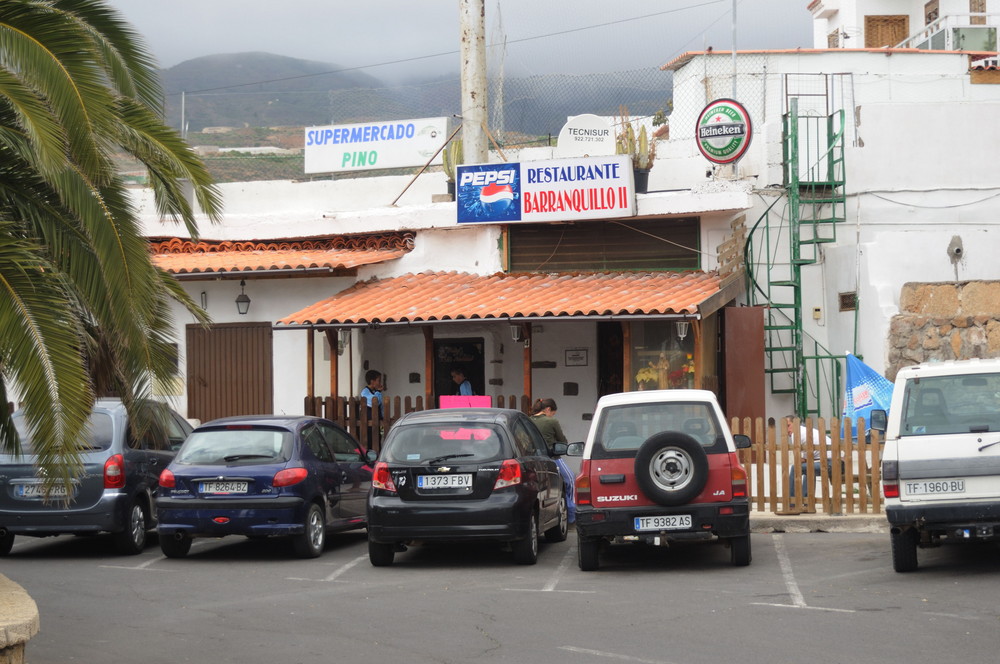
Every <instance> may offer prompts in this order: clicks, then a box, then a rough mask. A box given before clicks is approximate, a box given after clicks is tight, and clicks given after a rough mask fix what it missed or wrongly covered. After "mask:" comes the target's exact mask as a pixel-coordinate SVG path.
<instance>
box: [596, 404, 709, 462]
mask: <svg viewBox="0 0 1000 664" xmlns="http://www.w3.org/2000/svg"><path fill="white" fill-rule="evenodd" d="M664 431H680V432H683V433H686V434H688V435H689V436H691V437H692V438H694V439H695V440H697V441H698V442H699V443H701V445H702V446H703V447H705V448H706V449H708V450H712V448H716V447H718V448H720V449H723V450H724V449H726V438H725V434H724V433H723V432H724V429H723V428H722V427H721V426H720V424H719V421H718V419H717V418H716V416H715V409H713V408H712V406H711V405H710V404H707V403H704V402H698V401H665V402H659V403H639V404H627V405H623V406H611V407H608V408H605V409H603V410H602V411H601V420H600V422H599V423H598V426H597V437H596V439H595V440H594V448H593V451H592V453H591V456H592V458H594V459H611V458H618V457H627V456H635V453H636V451H637V450H638V449H639V447H640V446H641V445H642V444H643V443H644V442H645V441H646V439H647V438H649V437H650V436H652V435H655V434H658V433H661V432H664Z"/></svg>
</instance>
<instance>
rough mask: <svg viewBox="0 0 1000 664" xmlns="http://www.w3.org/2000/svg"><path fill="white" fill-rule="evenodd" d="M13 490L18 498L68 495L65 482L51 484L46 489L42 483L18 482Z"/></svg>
mask: <svg viewBox="0 0 1000 664" xmlns="http://www.w3.org/2000/svg"><path fill="white" fill-rule="evenodd" d="M15 491H16V493H17V496H18V497H19V498H65V497H66V496H68V495H69V491H68V490H67V489H66V485H65V484H56V485H53V486H51V487H49V489H48V491H46V489H45V485H44V484H18V485H17V489H16V490H15Z"/></svg>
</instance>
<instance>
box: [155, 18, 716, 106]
mask: <svg viewBox="0 0 1000 664" xmlns="http://www.w3.org/2000/svg"><path fill="white" fill-rule="evenodd" d="M725 1H726V0H706V1H705V2H700V3H697V4H694V5H687V6H685V7H677V8H674V9H668V10H665V11H662V12H654V13H652V14H644V15H642V16H633V17H631V18H623V19H619V20H617V21H609V22H606V23H597V24H595V25H588V26H583V27H580V28H571V29H569V30H560V31H558V32H549V33H546V34H542V35H535V36H534V37H523V38H521V39H512V40H508V41H507V42H506V43H507V44H508V45H509V44H520V43H524V42H530V41H536V40H539V39H548V38H550V37H559V36H561V35H568V34H572V33H575V32H583V31H585V30H595V29H597V28H605V27H608V26H612V25H620V24H622V23H629V22H632V21H642V20H645V19H649V18H655V17H657V16H665V15H667V14H675V13H677V12H681V11H686V10H688V9H699V8H701V7H707V6H709V5H715V4H719V3H720V2H725ZM717 21H718V19H716V21H715V22H717ZM715 22H713V23H715ZM489 46H496V44H490V45H489ZM457 54H458V51H457V50H454V51H445V52H442V53H432V54H429V55H418V56H414V57H412V58H403V59H400V60H388V61H386V62H378V63H375V64H370V65H358V66H357V67H344V68H341V69H332V70H330V71H324V72H316V73H314V74H298V75H296V76H285V77H282V78H272V79H267V80H263V81H253V82H250V83H236V84H234V85H223V86H217V87H214V88H203V89H201V90H187V91H184V92H186V94H189V95H195V94H201V93H204V92H215V91H216V90H233V89H236V88H245V87H249V86H251V85H264V84H266V83H280V82H282V81H295V80H299V79H303V78H315V77H317V76H329V75H331V74H343V73H346V72H352V71H359V70H362V69H374V68H375V67H385V66H387V65H398V64H406V63H410V62H419V61H420V60H429V59H431V58H440V57H442V56H446V55H457ZM180 94H182V93H181V92H171V93H168V94H167V96H168V97H173V96H177V95H180Z"/></svg>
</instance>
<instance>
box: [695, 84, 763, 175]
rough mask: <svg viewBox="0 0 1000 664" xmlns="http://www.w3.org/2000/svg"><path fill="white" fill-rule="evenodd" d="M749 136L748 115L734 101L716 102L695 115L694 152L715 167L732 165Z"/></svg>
mask: <svg viewBox="0 0 1000 664" xmlns="http://www.w3.org/2000/svg"><path fill="white" fill-rule="evenodd" d="M752 137H753V130H752V128H751V125H750V114H749V113H747V109H745V108H743V105H742V104H740V103H739V102H738V101H734V100H732V99H716V100H715V101H713V102H712V103H710V104H709V105H708V106H706V107H705V109H704V110H703V111H702V112H701V114H700V115H699V116H698V149H699V150H701V153H702V154H703V155H705V159H708V160H709V161H711V162H714V163H716V164H732V163H734V162H736V161H737V160H738V159H739V158H740V157H742V156H743V154H744V153H745V152H746V151H747V148H748V147H750V139H751V138H752Z"/></svg>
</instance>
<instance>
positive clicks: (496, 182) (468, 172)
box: [455, 164, 521, 224]
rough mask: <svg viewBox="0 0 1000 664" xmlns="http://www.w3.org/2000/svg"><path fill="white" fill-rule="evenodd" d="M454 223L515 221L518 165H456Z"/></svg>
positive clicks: (518, 214)
mask: <svg viewBox="0 0 1000 664" xmlns="http://www.w3.org/2000/svg"><path fill="white" fill-rule="evenodd" d="M456 177H457V185H458V186H457V187H455V191H456V194H457V199H458V200H457V201H456V202H457V203H458V223H460V224H461V223H470V222H473V223H475V222H480V223H482V222H497V223H504V222H510V221H518V220H519V219H520V218H521V191H520V181H521V178H520V169H519V168H518V164H478V165H475V166H459V167H458V173H456Z"/></svg>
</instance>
